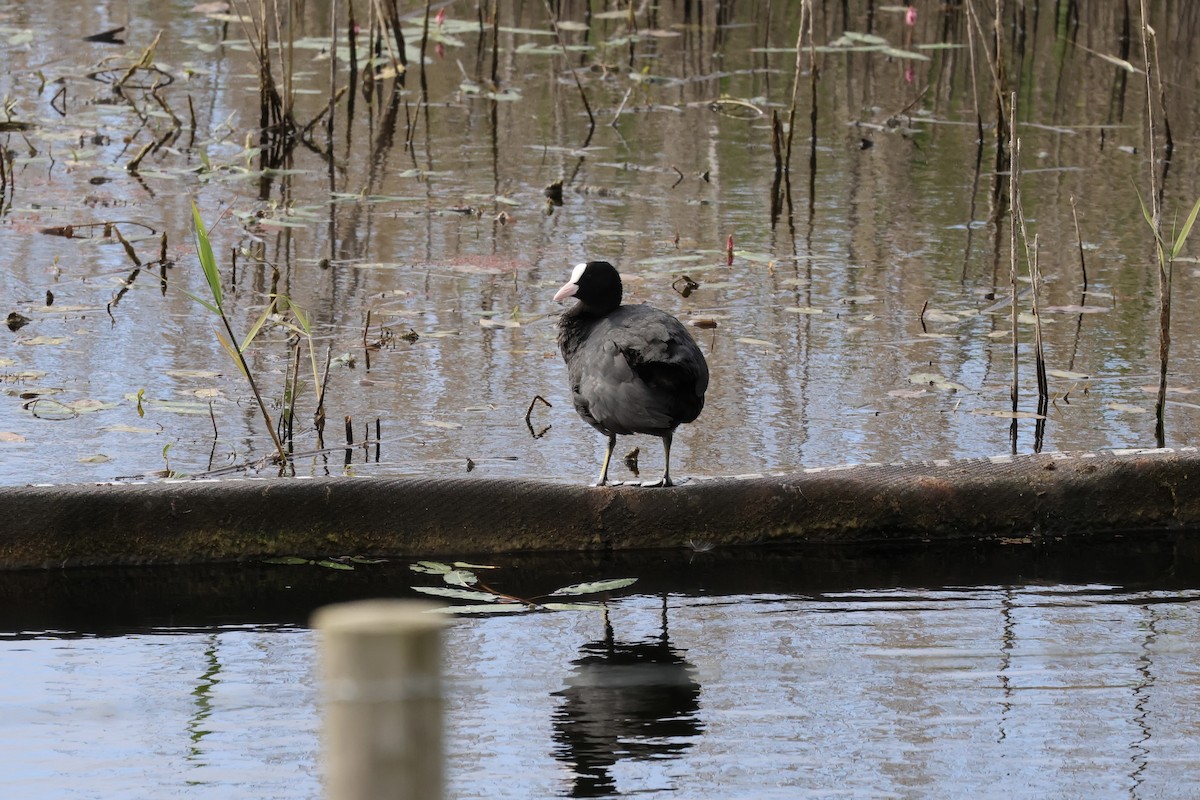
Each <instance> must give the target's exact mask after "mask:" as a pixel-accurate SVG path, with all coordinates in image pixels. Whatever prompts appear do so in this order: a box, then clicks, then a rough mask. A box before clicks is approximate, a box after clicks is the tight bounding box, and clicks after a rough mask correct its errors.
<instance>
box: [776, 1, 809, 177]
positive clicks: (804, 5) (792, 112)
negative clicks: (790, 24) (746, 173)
mask: <svg viewBox="0 0 1200 800" xmlns="http://www.w3.org/2000/svg"><path fill="white" fill-rule="evenodd" d="M809 12H810V8H809V3H808V0H803V2H801V3H800V24H799V25H798V26H797V28H796V67H795V70H794V71H793V72H792V103H791V107H790V108H789V109H788V128H787V140H786V141H785V143H784V148H783V172H784V174H785V175H791V170H792V136H793V134H794V133H795V131H796V104H797V100H798V96H799V93H800V71H801V69H802V68H803V64H804V61H803V59H804V47H803V44H804V22H805V19H806V15H807V14H808V13H809Z"/></svg>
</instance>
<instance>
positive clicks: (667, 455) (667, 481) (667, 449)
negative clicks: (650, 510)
mask: <svg viewBox="0 0 1200 800" xmlns="http://www.w3.org/2000/svg"><path fill="white" fill-rule="evenodd" d="M662 440H663V475H662V477H661V478H659V479H658V480H657V481H655V482H654V483H643V484H642V486H646V487H653V486H674V485H675V484H673V483H671V434H670V433H668V434H666V435H665V436H663V437H662Z"/></svg>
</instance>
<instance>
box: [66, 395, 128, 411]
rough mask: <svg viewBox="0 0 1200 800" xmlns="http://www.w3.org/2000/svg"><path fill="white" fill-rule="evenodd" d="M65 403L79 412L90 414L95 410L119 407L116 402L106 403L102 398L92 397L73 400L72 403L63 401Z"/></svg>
mask: <svg viewBox="0 0 1200 800" xmlns="http://www.w3.org/2000/svg"><path fill="white" fill-rule="evenodd" d="M63 405H64V406H66V407H67V408H69V409H71V410H72V411H74V412H75V413H77V414H90V413H92V412H93V411H108V410H109V409H110V408H116V407H117V404H116V403H105V402H104V401H102V400H93V399H91V398H87V399H84V400H72V401H71V402H70V403H63Z"/></svg>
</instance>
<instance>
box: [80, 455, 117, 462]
mask: <svg viewBox="0 0 1200 800" xmlns="http://www.w3.org/2000/svg"><path fill="white" fill-rule="evenodd" d="M109 461H112V459H111V458H109V457H108V456H106V455H104V454H103V453H96V454H94V455H90V456H84V457H83V458H81V459H79V463H80V464H107V463H108V462H109Z"/></svg>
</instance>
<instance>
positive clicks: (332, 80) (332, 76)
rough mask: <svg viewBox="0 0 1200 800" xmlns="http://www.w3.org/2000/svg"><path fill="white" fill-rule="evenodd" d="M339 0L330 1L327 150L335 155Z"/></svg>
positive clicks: (326, 122) (326, 121) (328, 153)
mask: <svg viewBox="0 0 1200 800" xmlns="http://www.w3.org/2000/svg"><path fill="white" fill-rule="evenodd" d="M337 12H338V4H337V0H331V2H330V3H329V109H328V114H329V116H328V117H327V118H326V120H325V152H326V154H327V155H330V156H332V155H333V116H334V114H333V110H334V106H335V105H336V104H337V94H338V92H337V37H338V29H337Z"/></svg>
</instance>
